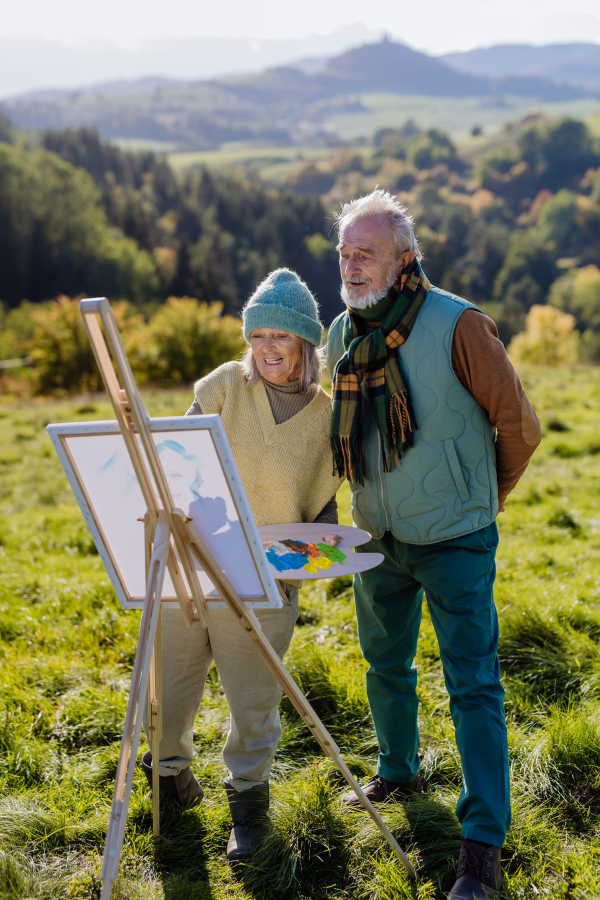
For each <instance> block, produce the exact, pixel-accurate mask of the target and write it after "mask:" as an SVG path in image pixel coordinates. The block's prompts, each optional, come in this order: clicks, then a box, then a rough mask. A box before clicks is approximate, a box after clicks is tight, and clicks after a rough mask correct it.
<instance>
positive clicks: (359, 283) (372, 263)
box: [338, 217, 414, 308]
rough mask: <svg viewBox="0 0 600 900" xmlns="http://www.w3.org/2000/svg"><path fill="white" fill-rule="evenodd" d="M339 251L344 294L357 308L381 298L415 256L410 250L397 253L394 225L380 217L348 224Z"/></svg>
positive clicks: (349, 302) (344, 297) (342, 234)
mask: <svg viewBox="0 0 600 900" xmlns="http://www.w3.org/2000/svg"><path fill="white" fill-rule="evenodd" d="M338 251H339V254H340V272H341V275H342V284H343V288H344V289H345V290H343V291H342V297H343V299H344V301H345V302H347V303H348V304H349V305H350V306H356V307H357V308H361V307H364V306H369V305H371V304H372V303H375V302H377V300H381V299H382V297H384V296H385V295H386V293H387V292H388V290H389V289H390V288H391V286H392V285H393V284H394V282H395V281H396V278H397V275H398V272H399V271H400V270H401V269H402V268H404V266H406V265H408V263H409V262H412V260H413V259H414V255H413V254H412V253H411V252H410V251H408V252H406V253H404V254H402V256H401V257H400V258H398V257H397V256H396V247H395V243H394V236H393V232H392V228H391V225H390V223H389V221H388V220H387V219H385V218H381V217H378V218H373V219H363V220H360V221H358V222H352V223H350V224H348V225H347V226H346V227H345V228H344V230H343V231H342V232H341V234H340V242H339V244H338Z"/></svg>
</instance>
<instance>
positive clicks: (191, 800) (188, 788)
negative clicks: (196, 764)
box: [142, 750, 204, 809]
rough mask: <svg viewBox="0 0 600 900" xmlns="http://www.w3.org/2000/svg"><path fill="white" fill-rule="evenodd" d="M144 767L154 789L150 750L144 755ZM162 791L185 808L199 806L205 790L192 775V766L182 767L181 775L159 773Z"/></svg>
mask: <svg viewBox="0 0 600 900" xmlns="http://www.w3.org/2000/svg"><path fill="white" fill-rule="evenodd" d="M142 769H143V770H144V775H145V776H146V780H147V782H148V784H149V785H150V790H152V753H151V752H150V750H148V752H147V753H144V755H143V756H142ZM158 781H159V785H160V793H161V796H162V797H168V798H169V800H173V801H174V802H175V803H177V805H178V806H181V807H182V808H183V809H191V808H192V806H197V805H198V804H199V803H200V801H201V800H202V798H203V797H204V791H203V790H202V788H201V787H200V785H199V784H198V782H197V781H196V779H195V778H194V776H193V775H192V773H191V771H190V767H189V766H188V767H187V769H182V770H181V772H180V773H179V775H159V776H158Z"/></svg>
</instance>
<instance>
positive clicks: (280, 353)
mask: <svg viewBox="0 0 600 900" xmlns="http://www.w3.org/2000/svg"><path fill="white" fill-rule="evenodd" d="M250 346H251V347H252V355H253V357H254V360H255V362H256V365H257V367H258V371H259V372H260V374H261V375H262V377H263V378H266V379H267V381H273V382H274V383H275V384H283V383H284V382H286V381H295V380H296V379H297V378H300V375H301V374H302V355H301V347H302V341H301V339H300V338H299V337H296V335H295V334H288V332H287V331H279V330H278V329H276V328H255V329H254V331H253V332H252V334H251V335H250Z"/></svg>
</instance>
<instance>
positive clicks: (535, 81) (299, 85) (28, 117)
mask: <svg viewBox="0 0 600 900" xmlns="http://www.w3.org/2000/svg"><path fill="white" fill-rule="evenodd" d="M577 48H579V49H577ZM538 51H539V52H538ZM578 60H579V62H578ZM560 73H562V75H561V74H560ZM567 75H569V76H570V77H569V78H568V77H567ZM596 82H597V87H596V86H595V85H596ZM376 93H379V94H381V93H386V94H396V95H413V96H414V95H418V96H429V97H448V98H450V97H452V98H461V97H477V98H490V99H493V100H494V101H495V102H498V98H502V97H503V96H507V95H510V96H517V97H527V98H531V99H532V101H536V100H537V101H568V100H574V99H577V98H581V97H590V96H598V94H600V47H597V46H596V45H592V44H590V45H587V44H579V45H565V46H564V47H563V46H562V45H557V47H554V48H552V47H540V48H535V47H529V48H523V47H518V46H514V47H510V46H504V47H491V48H488V49H487V50H474V51H471V52H470V53H463V54H452V55H449V56H446V57H444V58H435V57H431V56H429V55H427V54H425V53H421V52H419V51H417V50H414V49H412V48H410V47H408V46H407V45H406V44H402V43H398V42H396V41H392V40H390V39H389V38H386V37H384V38H383V40H380V41H378V42H376V43H367V44H362V45H361V46H359V47H355V48H353V49H350V50H347V51H346V52H344V53H341V54H339V55H337V56H333V57H331V58H318V57H317V58H314V57H313V58H310V57H309V58H304V59H302V60H300V61H299V62H298V63H297V64H296V65H294V64H289V65H286V66H278V67H275V68H270V69H266V70H264V71H262V72H259V73H257V74H251V75H236V76H231V77H226V78H221V79H212V80H205V81H196V82H187V81H175V80H172V79H166V78H162V77H159V76H153V77H148V78H145V79H141V80H137V81H132V82H128V81H123V80H120V81H113V82H108V83H105V84H100V85H98V86H95V87H87V88H83V89H81V90H78V91H60V90H54V91H33V92H30V93H29V94H24V95H21V96H19V97H15V98H13V99H12V100H9V101H5V102H4V103H3V104H0V108H1V109H2V111H3V112H4V114H5V115H7V117H8V118H9V119H10V120H11V121H12V122H13V124H14V125H16V126H17V127H18V128H21V129H31V128H33V129H40V128H62V127H76V126H82V125H85V126H93V127H95V128H97V129H98V131H99V132H100V134H101V135H102V136H104V137H106V138H117V137H119V138H125V137H130V138H142V139H146V140H149V139H151V140H160V141H169V142H171V143H172V144H175V145H177V146H179V147H181V148H198V149H201V148H206V147H215V146H218V145H219V144H220V143H222V142H224V141H235V140H249V139H260V140H264V141H271V142H275V143H277V142H279V143H294V142H296V141H300V140H302V141H303V142H306V140H311V139H315V138H317V137H319V136H321V137H322V120H323V117H324V115H325V114H326V113H331V110H332V108H338V109H340V110H346V111H348V112H352V111H354V112H356V111H360V109H361V99H360V98H361V96H362V95H365V94H376Z"/></svg>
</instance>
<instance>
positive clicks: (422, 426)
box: [327, 287, 498, 544]
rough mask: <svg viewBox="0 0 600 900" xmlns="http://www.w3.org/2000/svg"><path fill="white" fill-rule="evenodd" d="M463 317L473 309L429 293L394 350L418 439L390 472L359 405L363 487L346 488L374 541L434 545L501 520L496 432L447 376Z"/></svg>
mask: <svg viewBox="0 0 600 900" xmlns="http://www.w3.org/2000/svg"><path fill="white" fill-rule="evenodd" d="M465 309H477V307H475V306H473V304H471V303H468V302H467V301H466V300H462V299H461V298H460V297H455V296H454V295H452V294H448V293H447V292H446V291H442V290H440V289H439V288H435V287H432V288H431V290H430V291H429V293H428V295H427V297H426V299H425V302H424V303H423V306H422V307H421V310H420V312H419V315H418V316H417V319H416V322H415V324H414V326H413V329H412V331H411V333H410V337H409V338H408V340H407V341H406V342H405V343H404V344H403V345H402V346H401V347H400V348H399V350H398V357H399V360H400V366H401V368H402V376H403V378H404V380H405V382H406V384H407V386H408V388H409V391H410V396H411V400H412V404H413V409H414V413H415V420H416V423H417V431H416V432H415V435H414V444H413V446H412V447H411V448H410V449H409V450H407V451H406V452H405V453H404V454H403V456H402V459H401V461H400V465H399V466H397V467H395V468H394V469H392V471H391V472H384V471H383V469H382V464H381V452H380V446H379V441H380V438H379V431H378V429H377V424H376V422H375V417H374V415H373V413H372V411H371V408H370V406H369V402H368V400H366V398H365V400H364V402H363V404H362V421H361V427H362V441H361V447H362V454H363V464H364V471H365V484H364V487H363V486H362V485H360V484H351V485H350V487H351V489H352V516H353V518H354V521H355V522H356V524H357V525H358V527H359V528H364V529H366V530H367V531H370V532H371V534H372V535H373V536H374V537H377V538H379V537H381V536H382V535H383V533H384V532H385V531H391V532H392V533H393V534H394V536H395V537H396V538H397V539H398V540H400V541H406V542H407V543H409V544H427V543H435V542H437V541H445V540H448V539H449V538H455V537H459V536H460V535H462V534H469V532H471V531H476V530H477V529H478V528H483V527H484V526H485V525H489V524H490V522H493V520H494V519H495V518H496V515H497V514H498V484H497V481H496V451H495V445H494V430H493V428H492V426H491V424H490V420H489V418H488V414H487V412H486V411H485V410H484V409H482V408H481V406H479V404H478V403H477V402H476V401H475V398H474V397H473V396H472V394H470V393H469V392H468V391H466V390H465V389H464V388H463V387H462V385H461V384H460V383H459V381H458V379H457V377H456V375H455V374H454V370H453V368H452V359H451V351H452V336H453V334H454V329H455V327H456V323H457V322H458V319H459V317H460V315H461V314H462V313H463V312H464V311H465ZM342 320H343V315H341V316H338V318H337V319H336V320H335V321H334V323H333V324H332V326H331V328H330V329H329V339H328V343H327V365H328V368H329V371H330V374H331V373H332V372H333V370H334V368H335V364H336V362H337V360H338V359H339V358H340V357H341V356H342V355H343V353H344V348H343V344H342Z"/></svg>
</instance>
